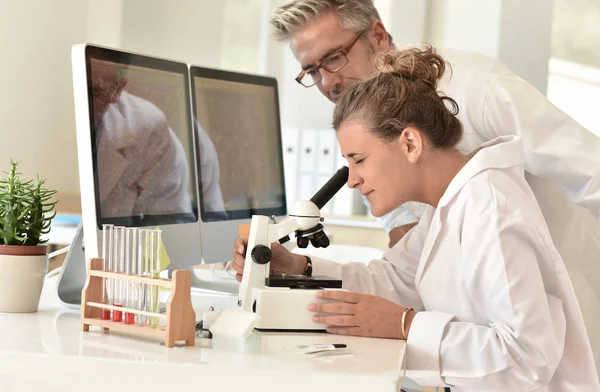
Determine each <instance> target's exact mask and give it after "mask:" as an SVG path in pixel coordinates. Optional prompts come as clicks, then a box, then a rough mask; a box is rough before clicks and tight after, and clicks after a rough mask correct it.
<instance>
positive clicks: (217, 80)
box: [191, 66, 287, 222]
mask: <svg viewBox="0 0 600 392" xmlns="http://www.w3.org/2000/svg"><path fill="white" fill-rule="evenodd" d="M191 83H192V105H193V108H194V112H193V113H194V115H195V116H194V121H193V122H194V125H195V128H196V132H197V135H198V154H197V155H198V156H199V161H198V163H199V167H198V178H199V182H200V211H201V218H202V221H204V222H214V221H229V220H239V219H247V218H251V217H252V215H255V214H258V215H268V216H270V215H276V216H281V215H285V214H286V211H287V208H286V202H285V185H284V177H283V154H282V150H281V128H280V121H279V104H278V96H277V81H276V79H274V78H270V77H262V76H256V75H249V74H241V73H234V72H228V71H222V70H215V69H207V68H202V67H196V66H192V67H191Z"/></svg>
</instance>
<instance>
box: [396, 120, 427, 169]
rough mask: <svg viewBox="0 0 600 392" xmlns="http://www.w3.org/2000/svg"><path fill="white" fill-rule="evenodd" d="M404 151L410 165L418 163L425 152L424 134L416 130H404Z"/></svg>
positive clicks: (401, 141)
mask: <svg viewBox="0 0 600 392" xmlns="http://www.w3.org/2000/svg"><path fill="white" fill-rule="evenodd" d="M399 139H400V140H399V141H400V143H401V144H402V146H401V147H402V151H403V152H404V154H405V155H406V159H407V160H408V161H409V162H410V163H417V162H418V161H419V158H420V157H421V153H422V152H423V134H422V133H421V132H420V131H419V130H418V129H416V128H413V127H407V128H404V131H402V134H401V135H400V138H399Z"/></svg>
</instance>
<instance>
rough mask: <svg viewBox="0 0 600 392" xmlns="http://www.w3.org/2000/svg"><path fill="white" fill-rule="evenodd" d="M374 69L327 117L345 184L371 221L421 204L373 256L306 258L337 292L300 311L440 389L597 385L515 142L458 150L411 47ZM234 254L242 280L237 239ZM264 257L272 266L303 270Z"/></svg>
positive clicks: (446, 101) (437, 63) (428, 60)
mask: <svg viewBox="0 0 600 392" xmlns="http://www.w3.org/2000/svg"><path fill="white" fill-rule="evenodd" d="M379 64H380V66H379V69H380V71H381V72H380V73H378V74H377V75H376V76H375V77H373V78H372V79H369V80H366V81H363V82H360V83H358V84H356V85H354V86H353V87H351V88H350V89H349V90H348V91H347V92H346V93H345V94H344V95H343V96H342V97H341V99H340V100H339V102H338V103H337V106H336V109H335V114H334V121H333V125H334V128H335V129H336V131H337V137H338V141H339V144H340V148H341V151H342V154H343V155H344V156H345V157H346V159H347V160H348V167H349V169H350V175H349V180H348V185H349V186H350V187H353V188H357V189H359V190H360V192H361V193H362V194H363V195H365V196H366V197H367V199H368V201H369V204H370V206H371V213H372V214H373V215H375V216H381V215H384V214H386V213H388V212H390V211H391V210H393V209H395V208H396V207H398V206H399V205H401V204H403V203H405V202H407V201H418V202H422V203H425V204H428V205H429V206H430V208H429V209H428V211H427V212H426V213H425V214H424V215H423V217H422V219H421V221H420V222H419V224H418V225H417V226H416V227H415V228H413V229H412V230H411V231H410V232H409V233H408V234H407V235H406V236H405V237H404V238H403V239H402V240H401V241H400V242H399V243H398V244H397V245H396V246H394V247H393V248H392V249H391V250H390V251H388V252H387V253H386V254H385V256H384V258H383V259H382V260H374V261H372V262H370V263H369V264H368V265H365V264H362V263H353V264H348V265H340V264H337V263H333V262H330V261H326V260H320V259H317V258H314V259H313V260H312V269H313V274H315V275H328V276H333V277H336V278H341V279H342V280H343V282H344V288H345V289H346V290H349V291H350V292H329V291H323V292H322V293H319V294H318V296H319V297H320V298H325V299H332V300H336V301H335V302H333V303H320V304H313V305H311V307H310V310H311V311H314V312H316V313H319V314H315V316H314V320H315V321H316V322H319V323H322V324H325V325H327V326H328V327H327V330H328V331H330V332H332V333H339V334H351V335H360V336H374V337H385V338H398V339H407V344H408V351H407V353H408V354H407V355H408V356H407V361H408V364H407V366H408V368H409V369H418V370H424V371H429V374H436V375H439V377H438V378H437V380H429V381H430V382H431V381H433V382H434V383H436V384H441V385H444V384H445V385H448V386H451V387H452V389H453V390H465V391H466V390H468V391H474V390H502V391H509V390H510V391H512V390H536V391H571V390H577V391H598V390H600V383H599V381H598V376H597V374H596V370H595V365H594V360H593V357H592V353H591V349H590V345H589V340H588V337H587V334H586V330H585V327H584V324H583V318H582V316H581V312H580V310H579V305H578V303H577V299H576V297H575V294H574V291H573V288H572V286H571V282H570V280H569V277H568V275H567V272H566V269H565V266H564V264H563V262H562V260H561V258H560V256H559V254H558V252H557V251H556V249H555V247H554V245H553V244H552V241H551V237H550V234H549V232H548V228H547V226H546V223H545V221H544V218H543V216H542V214H541V212H540V210H539V207H538V205H537V202H536V200H535V198H534V195H533V193H532V191H531V189H530V188H529V186H528V185H527V182H526V181H525V179H524V172H523V156H522V152H521V145H520V140H519V139H518V138H516V137H502V138H498V139H495V140H492V141H491V142H488V143H486V144H484V145H482V146H480V147H479V148H478V149H477V150H475V151H473V152H472V153H471V154H469V155H468V156H465V155H462V154H461V153H460V152H459V151H458V150H457V149H456V148H455V146H456V144H457V142H458V141H459V140H460V138H461V132H462V127H461V124H460V122H459V121H458V119H457V118H456V117H455V114H456V113H457V110H458V107H457V105H456V102H454V100H452V99H451V98H449V97H444V96H440V95H439V94H438V92H437V91H436V85H437V81H438V79H439V78H440V77H441V75H443V73H444V70H445V63H444V61H443V59H442V58H441V57H440V56H439V55H437V54H436V53H435V51H434V50H433V49H432V48H431V47H424V48H421V49H419V48H413V49H411V50H406V51H403V52H402V53H401V54H386V55H383V56H382V57H381V58H380V59H379ZM448 107H450V109H449V108H448ZM235 246H236V248H237V251H238V252H235V253H234V260H235V264H237V265H236V266H234V268H236V270H238V273H241V272H242V271H243V270H240V269H239V267H240V265H243V260H240V255H239V254H238V253H239V251H240V250H242V251H243V247H244V244H243V242H241V241H240V240H238V241H237V242H236V244H235ZM273 251H274V260H273V266H274V267H275V268H276V269H278V270H281V271H285V272H288V273H299V272H300V273H301V272H302V271H304V270H306V269H307V268H306V264H307V262H308V263H310V260H309V261H307V260H302V257H298V256H293V255H291V254H290V253H289V252H287V251H286V250H284V249H283V248H282V247H280V246H276V245H275V244H274V246H273ZM240 262H241V263H240ZM413 309H414V310H413ZM322 313H326V314H322Z"/></svg>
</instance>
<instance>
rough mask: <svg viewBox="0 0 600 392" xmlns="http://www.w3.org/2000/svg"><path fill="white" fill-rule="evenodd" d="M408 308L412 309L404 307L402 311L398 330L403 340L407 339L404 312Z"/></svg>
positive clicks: (406, 311)
mask: <svg viewBox="0 0 600 392" xmlns="http://www.w3.org/2000/svg"><path fill="white" fill-rule="evenodd" d="M409 310H414V309H413V308H406V309H404V312H402V320H401V321H400V330H401V331H402V339H404V340H408V336H406V330H405V328H406V327H405V325H404V322H405V321H406V313H408V311H409Z"/></svg>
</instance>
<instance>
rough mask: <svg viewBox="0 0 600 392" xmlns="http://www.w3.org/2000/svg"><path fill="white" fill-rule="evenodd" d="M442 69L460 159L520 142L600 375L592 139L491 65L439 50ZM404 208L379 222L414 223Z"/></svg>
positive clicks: (597, 185) (596, 143)
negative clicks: (485, 147)
mask: <svg viewBox="0 0 600 392" xmlns="http://www.w3.org/2000/svg"><path fill="white" fill-rule="evenodd" d="M439 53H440V54H441V55H442V56H443V57H444V59H445V60H447V61H448V62H449V63H450V65H451V68H449V69H448V70H447V72H446V74H445V75H444V77H443V79H442V80H441V82H440V84H439V85H438V89H439V90H440V92H441V93H443V94H445V95H447V96H450V97H452V98H454V99H455V100H456V102H457V103H458V106H459V114H458V116H457V117H458V118H459V120H460V121H461V123H462V125H463V137H462V140H461V142H460V143H459V145H458V146H457V147H458V149H459V150H460V151H461V152H463V153H468V152H470V151H472V150H473V149H474V148H475V147H476V146H479V145H481V144H482V143H484V142H486V141H489V140H491V139H494V138H496V137H498V136H503V135H518V136H520V137H521V138H522V142H523V150H524V157H525V171H526V178H527V181H528V182H529V185H530V186H531V188H532V189H533V192H534V194H535V196H536V199H537V201H538V203H539V205H540V207H541V210H542V213H543V214H544V217H545V219H546V222H547V224H548V227H549V229H550V234H551V235H552V239H553V241H554V244H555V246H556V248H557V249H558V251H559V253H560V254H561V256H562V258H563V260H564V262H565V264H566V266H567V270H568V271H569V275H570V277H571V280H572V283H573V286H574V288H575V292H576V294H577V297H578V300H579V303H580V306H581V310H582V312H583V316H584V320H585V324H586V327H587V331H588V334H589V337H590V341H591V344H592V350H593V352H594V356H595V358H596V363H597V369H598V370H599V371H600V138H599V137H597V136H595V135H594V134H593V133H591V132H589V131H588V130H586V129H585V128H583V127H582V126H581V125H579V124H578V123H577V122H575V121H574V120H573V119H571V118H570V117H568V116H567V115H566V114H565V113H563V112H562V111H560V110H559V109H557V108H556V107H555V106H553V105H552V104H551V103H550V102H549V101H548V100H547V99H546V98H545V97H544V96H543V95H542V94H541V93H540V92H539V91H538V90H536V89H535V88H534V87H533V86H531V85H530V84H528V83H527V82H525V81H523V80H522V79H520V78H519V77H517V76H516V75H515V74H514V73H512V72H511V71H510V70H509V69H508V68H506V67H505V66H504V65H503V64H502V63H500V62H499V61H497V60H495V59H492V58H489V57H487V56H484V55H479V54H474V53H467V52H461V51H453V50H440V52H439ZM422 212H423V207H422V205H419V204H418V203H412V202H411V203H407V204H406V205H405V206H401V207H400V208H398V209H397V210H395V211H394V212H392V213H390V214H389V215H386V216H384V217H383V218H382V219H381V221H382V223H383V225H384V227H385V228H386V229H387V230H390V229H391V228H393V227H397V226H400V225H402V224H406V223H410V222H414V221H417V220H418V217H420V216H421V214H422Z"/></svg>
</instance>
